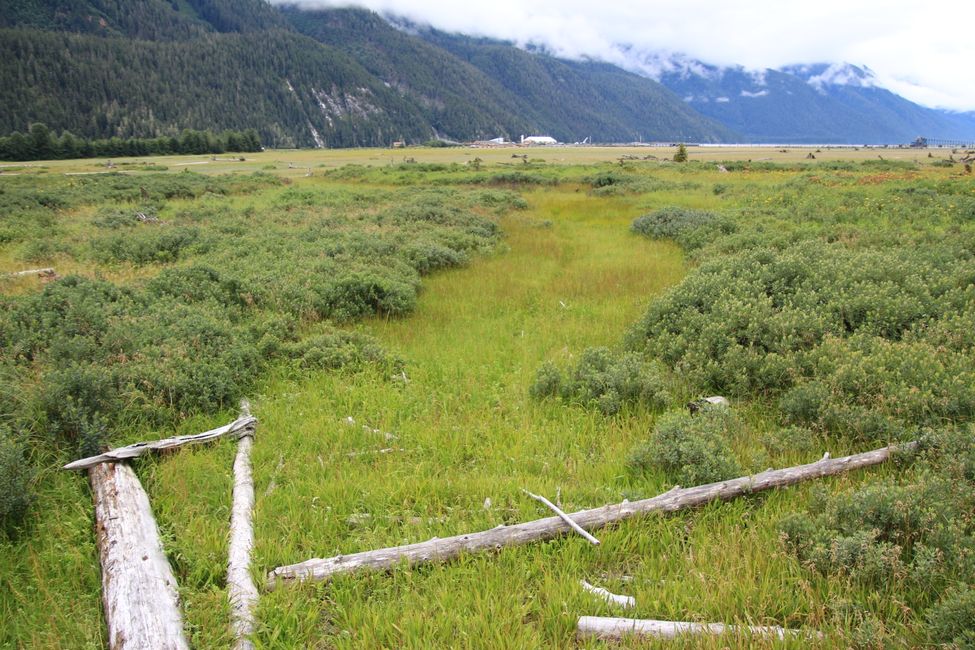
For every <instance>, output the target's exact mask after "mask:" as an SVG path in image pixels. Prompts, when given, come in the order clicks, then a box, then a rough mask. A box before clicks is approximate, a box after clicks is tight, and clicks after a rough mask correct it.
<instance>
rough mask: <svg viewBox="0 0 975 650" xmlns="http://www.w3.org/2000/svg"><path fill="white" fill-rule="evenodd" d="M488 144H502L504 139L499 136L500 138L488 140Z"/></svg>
mask: <svg viewBox="0 0 975 650" xmlns="http://www.w3.org/2000/svg"><path fill="white" fill-rule="evenodd" d="M488 142H490V143H491V144H504V143H505V139H504V136H501V137H500V138H491V139H490V140H488Z"/></svg>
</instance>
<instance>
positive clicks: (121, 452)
mask: <svg viewBox="0 0 975 650" xmlns="http://www.w3.org/2000/svg"><path fill="white" fill-rule="evenodd" d="M256 423H257V419H256V418H253V417H251V416H247V417H240V418H237V419H236V420H234V421H233V422H231V423H230V424H225V425H224V426H222V427H217V428H216V429H211V430H210V431H204V432H203V433H197V434H194V435H191V436H175V437H173V438H164V439H162V440H153V441H150V442H137V443H134V444H131V445H128V446H126V447H119V448H118V449H111V450H109V451H106V452H105V453H104V454H99V455H97V456H89V457H88V458H81V459H79V460H76V461H73V462H70V463H68V464H67V465H65V466H64V469H88V468H89V467H93V466H95V465H97V464H99V463H105V462H111V461H116V460H122V459H126V458H135V457H136V456H141V455H142V454H145V453H147V452H149V451H161V450H163V449H173V448H174V447H182V446H183V445H195V444H201V443H204V442H210V441H211V440H216V439H217V438H222V437H223V436H229V435H236V436H237V437H240V436H245V435H251V434H252V433H253V429H254V425H255V424H256Z"/></svg>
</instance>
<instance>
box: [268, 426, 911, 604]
mask: <svg viewBox="0 0 975 650" xmlns="http://www.w3.org/2000/svg"><path fill="white" fill-rule="evenodd" d="M916 447H917V442H909V443H906V444H904V445H893V446H890V447H883V448H881V449H874V450H873V451H868V452H864V453H861V454H853V455H852V456H845V457H843V458H828V457H824V458H823V459H821V460H819V461H816V462H815V463H809V464H807V465H798V466H795V467H787V468H784V469H777V470H771V469H770V470H767V471H764V472H761V473H760V474H755V475H752V476H742V477H740V478H736V479H731V480H728V481H720V482H717V483H709V484H707V485H699V486H696V487H691V488H681V487H674V488H673V489H671V490H670V491H668V492H665V493H664V494H661V495H659V496H655V497H652V498H650V499H643V500H641V501H633V502H629V501H624V502H623V503H617V504H612V505H608V506H603V507H601V508H593V509H592V510H580V511H578V512H575V513H572V514H570V515H569V517H571V518H572V520H573V521H574V522H575V523H576V524H578V525H579V526H581V527H582V528H584V529H586V530H595V529H598V528H602V527H604V526H608V525H611V524H613V523H615V522H618V521H623V520H624V519H629V518H631V517H635V516H640V515H647V514H649V513H652V512H674V511H676V510H681V509H684V508H693V507H697V506H701V505H704V504H706V503H710V502H711V501H723V500H728V499H733V498H735V497H738V496H742V495H745V494H751V493H753V492H761V491H763V490H768V489H771V488H778V487H784V486H787V485H792V484H794V483H799V482H801V481H807V480H810V479H816V478H821V477H824V476H832V475H834V474H842V473H844V472H849V471H852V470H855V469H859V468H862V467H870V466H871V465H877V464H880V463H883V462H884V461H886V460H887V459H889V458H890V456H891V454H893V453H894V452H897V451H909V450H913V449H915V448H916ZM571 530H572V529H571V528H570V526H569V524H567V523H566V522H565V521H563V520H562V519H561V518H560V517H547V518H545V519H536V520H534V521H528V522H524V523H520V524H514V525H512V526H504V525H502V526H498V527H497V528H492V529H491V530H485V531H481V532H477V533H468V534H464V535H455V536H453V537H446V538H444V539H438V538H433V539H431V540H429V541H426V542H419V543H417V544H407V545H405V546H395V547H392V548H385V549H379V550H375V551H363V552H361V553H353V554H352V555H337V556H335V557H331V558H327V559H318V558H316V559H312V560H307V561H305V562H301V563H299V564H291V565H287V566H279V567H278V568H276V569H274V570H273V571H271V572H270V573H269V574H268V576H267V580H268V587H269V588H271V589H273V588H275V587H276V586H278V585H280V584H288V583H292V582H296V581H304V580H329V579H330V578H331V577H332V576H335V575H339V574H343V573H353V572H356V571H386V570H389V569H392V568H393V567H395V566H397V565H398V564H401V563H408V564H422V563H425V562H438V561H445V560H450V559H453V558H456V557H457V556H459V555H461V554H462V553H478V552H483V551H493V550H498V549H501V548H503V547H505V546H517V545H520V544H529V543H531V542H537V541H541V540H547V539H552V538H554V537H558V536H560V535H564V534H566V533H567V532H569V531H571Z"/></svg>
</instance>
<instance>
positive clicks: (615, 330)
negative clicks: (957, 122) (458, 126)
mask: <svg viewBox="0 0 975 650" xmlns="http://www.w3.org/2000/svg"><path fill="white" fill-rule="evenodd" d="M336 155H338V154H336ZM343 155H344V154H343ZM437 155H441V154H437ZM486 155H487V154H485V156H486ZM694 156H695V152H694V151H693V150H692V151H691V162H687V163H682V164H674V163H671V162H658V161H654V160H623V159H620V160H618V161H614V162H607V163H591V162H583V161H579V162H571V161H570V162H565V163H548V162H541V161H527V162H526V161H522V160H519V161H503V160H499V159H494V160H489V161H487V162H484V161H482V162H483V164H480V163H479V164H478V165H476V166H474V165H466V164H456V163H453V162H451V161H449V160H430V161H422V160H421V162H419V163H405V162H397V163H396V164H385V165H381V166H372V167H370V166H366V165H345V166H341V167H338V168H336V169H330V170H327V171H324V172H318V173H316V174H315V175H314V176H312V177H308V178H303V177H297V178H292V177H290V176H289V172H287V170H284V169H281V168H280V167H276V168H274V169H271V170H267V171H262V172H257V173H254V172H252V171H251V170H248V171H246V172H245V173H238V174H215V175H207V174H202V173H194V172H187V171H176V169H178V168H171V170H169V171H144V170H142V169H138V170H137V171H135V172H134V173H126V174H121V173H116V174H99V175H89V176H65V175H62V174H58V173H52V171H51V170H49V169H42V168H33V169H30V168H28V169H26V173H23V174H21V175H19V176H16V177H10V178H0V212H2V215H3V218H2V222H0V268H2V269H4V270H5V271H16V270H19V269H23V268H28V267H35V266H45V267H47V266H51V267H54V268H55V269H56V271H57V274H58V276H59V277H58V278H57V279H54V280H50V279H47V280H45V279H41V278H34V277H4V278H3V279H2V280H0V282H2V283H3V284H2V285H0V290H2V293H3V296H2V298H0V301H2V310H0V311H2V313H0V346H2V347H0V407H2V408H0V410H2V412H3V414H4V416H3V419H2V422H0V516H2V518H3V519H2V523H3V528H4V530H3V532H2V533H0V535H2V538H0V539H2V541H0V617H2V619H3V625H0V645H6V644H9V645H12V646H15V647H16V646H27V647H95V646H98V645H100V644H102V643H103V641H104V636H105V632H104V630H103V621H102V614H101V611H100V601H99V587H100V585H99V568H98V559H97V552H96V550H95V546H94V535H93V533H92V513H91V497H90V494H89V489H88V487H87V485H86V483H85V481H84V480H83V478H81V477H80V476H77V475H73V474H67V473H63V472H60V471H59V470H58V469H57V468H58V467H59V466H60V465H61V464H63V463H64V462H66V461H68V460H70V459H73V458H75V457H77V456H78V455H80V454H83V453H85V452H86V451H90V450H93V449H97V448H98V447H100V446H103V445H113V446H114V445H119V444H125V443H129V442H132V441H134V440H139V439H146V438H152V437H164V436H166V435H169V434H171V433H173V432H174V431H175V432H180V433H195V432H197V431H202V430H203V429H206V428H209V427H210V426H211V425H216V424H222V423H223V422H224V421H226V420H227V418H229V417H232V414H233V413H234V411H235V407H236V400H237V399H238V398H239V397H241V396H243V395H247V396H248V397H250V399H251V402H252V404H253V411H254V414H255V415H256V416H257V417H258V418H259V419H260V422H261V424H260V429H259V433H258V437H257V439H256V443H255V446H254V451H253V462H254V473H255V481H256V485H257V495H258V499H257V510H256V520H255V526H256V548H255V560H254V561H255V564H256V567H255V572H256V573H257V574H258V575H263V574H264V573H266V572H267V571H268V570H270V569H272V568H273V567H275V566H278V565H280V564H289V563H294V562H298V561H301V560H304V559H308V558H310V557H328V556H332V555H336V554H339V553H351V552H355V551H361V550H369V549H372V548H379V547H384V546H390V545H395V544H401V543H406V542H412V541H421V540H426V539H428V538H430V537H433V536H438V537H444V536H448V535H454V534H458V533H463V532H469V531H475V530H482V529H488V528H491V527H494V526H496V525H498V524H501V523H513V522H516V521H522V520H526V519H532V518H536V517H538V516H541V515H543V514H544V512H543V510H542V509H541V506H539V505H538V504H537V503H536V502H535V501H533V500H531V499H528V498H526V497H525V496H524V494H523V493H522V492H521V489H522V488H524V489H528V490H530V491H532V492H535V493H541V494H545V495H547V496H549V497H550V498H554V496H555V495H556V494H557V493H558V494H560V495H561V501H562V503H563V506H564V507H565V509H566V510H571V509H578V508H583V507H593V506H598V505H602V504H606V503H611V502H618V501H621V500H622V499H624V498H627V499H631V500H633V499H636V498H642V497H648V496H652V495H654V494H656V493H659V492H663V491H666V490H667V489H668V488H669V487H671V486H672V485H674V484H680V485H684V486H687V485H692V484H694V483H698V482H707V481H711V480H720V479H723V478H728V477H731V476H737V475H740V474H742V473H748V472H756V471H761V470H763V469H765V468H767V467H771V466H776V467H778V466H788V465H792V464H796V463H800V462H810V461H813V460H815V459H817V458H819V457H821V456H822V455H823V453H824V452H825V451H829V452H830V453H832V455H833V456H839V455H841V454H843V453H846V452H855V451H863V450H865V449H868V448H873V447H876V446H880V445H883V444H886V443H888V442H901V441H906V440H914V439H917V440H921V442H922V444H921V446H920V451H919V452H917V453H916V454H912V455H910V456H903V457H900V458H898V460H897V462H896V463H894V464H892V465H889V466H885V467H882V468H876V469H872V470H868V471H865V472H862V473H858V474H852V475H847V476H843V477H839V478H834V479H829V480H827V481H823V482H821V483H819V484H816V485H808V484H807V485H804V486H798V487H794V488H789V489H787V490H782V491H778V492H775V493H765V494H763V495H757V496H754V497H750V498H745V499H739V500H737V501H733V502H729V503H725V504H720V505H711V506H707V507H705V508H703V509H701V510H697V511H690V512H685V513H680V514H675V515H668V516H659V517H656V516H655V517H651V518H648V519H643V520H635V521H628V522H625V523H622V524H620V525H619V526H617V527H614V528H612V529H608V530H605V531H602V532H601V534H600V539H601V540H602V542H603V543H602V545H601V546H599V547H592V546H590V545H589V544H587V543H586V542H585V541H584V540H583V539H581V538H574V537H568V538H563V539H558V540H555V541H551V542H545V543H542V544H539V545H535V546H525V547H519V548H512V549H506V550H503V551H502V552H500V553H498V554H496V555H488V556H476V557H475V556H471V557H465V558H462V559H461V560H459V561H457V562H453V563H450V564H446V565H435V566H424V567H414V568H409V567H402V568H398V569H396V570H395V571H393V572H391V573H390V574H368V575H350V576H341V577H338V578H336V579H335V580H334V581H332V582H329V583H327V584H319V585H302V586H297V587H294V588H288V589H279V590H276V591H273V592H269V593H266V594H263V596H262V600H261V604H260V606H259V610H258V617H259V626H258V632H257V635H256V639H255V641H256V643H257V645H258V647H298V646H315V645H320V646H325V647H348V648H352V647H417V648H419V647H436V646H443V647H446V646H451V647H492V648H495V647H512V648H514V647H565V646H566V645H568V644H570V643H572V638H573V634H574V625H575V621H576V618H577V617H578V616H580V615H590V614H605V615H613V614H614V613H615V612H614V610H613V609H612V607H611V606H610V605H608V604H606V603H603V602H602V601H599V600H595V599H593V598H592V596H591V595H590V594H588V593H586V592H585V591H582V590H581V589H580V588H579V586H578V585H579V580H582V579H585V580H589V581H590V582H593V583H598V584H600V585H601V586H604V587H606V588H608V589H610V590H611V591H614V592H616V593H626V594H631V595H633V596H634V597H635V598H636V602H637V606H636V608H635V609H634V610H632V612H631V613H630V614H631V615H633V616H635V617H638V618H640V617H642V618H657V619H671V620H696V621H705V622H711V621H723V622H727V623H739V624H759V625H782V626H786V627H807V628H810V629H816V630H819V631H821V632H823V633H824V635H825V636H824V638H823V640H822V641H821V642H819V643H820V644H821V645H822V646H823V647H834V646H835V647H850V646H854V647H887V646H891V645H893V646H898V645H900V646H916V645H921V644H926V643H942V644H951V643H954V644H956V645H958V646H959V647H963V646H965V645H966V644H971V643H973V642H975V639H973V638H972V637H971V626H970V624H969V623H970V621H971V620H972V619H973V618H975V610H973V607H975V598H973V596H972V593H973V592H972V585H973V584H975V527H973V523H972V519H971V512H972V508H973V507H975V444H973V435H972V429H971V421H972V418H973V416H975V376H973V370H972V368H975V335H973V331H975V191H973V189H972V184H971V179H970V178H969V177H965V176H963V175H961V174H960V171H961V170H960V169H950V168H946V167H939V166H934V165H931V164H928V163H925V164H923V165H920V164H916V163H913V162H910V161H879V160H873V161H867V162H862V161H829V160H817V161H815V162H808V163H804V162H788V163H780V164H776V163H754V164H749V163H747V162H744V161H742V162H726V163H725V165H724V167H725V169H727V170H728V171H726V172H723V171H720V170H719V169H718V168H717V166H716V165H714V164H709V163H703V162H695V161H694ZM823 157H825V156H823ZM174 160H176V159H173V158H168V159H166V160H165V161H162V162H164V163H166V164H173V161H174ZM155 162H160V161H155ZM261 164H264V163H263V162H262V163H261ZM272 166H273V165H272ZM131 169H136V168H135V167H133V168H131ZM139 215H142V216H141V217H140V216H139ZM714 394H721V395H724V396H726V397H727V398H728V399H729V400H730V402H731V406H730V408H728V409H721V408H718V409H704V410H702V411H700V412H698V413H697V414H693V415H692V414H689V413H688V412H687V409H686V407H685V405H686V404H687V403H688V402H689V401H691V400H696V399H698V398H700V397H703V396H706V395H714ZM232 457H233V448H232V445H231V444H230V443H229V442H228V443H226V444H224V443H217V444H216V445H213V446H212V447H209V448H201V449H188V450H183V451H180V452H179V453H177V454H172V455H169V456H165V457H162V458H157V459H151V458H149V459H145V460H140V461H138V463H137V464H136V469H137V472H138V474H139V475H140V477H141V479H142V481H143V483H144V484H145V485H146V488H147V490H148V492H149V494H150V498H151V500H152V504H153V508H154V510H155V515H156V517H157V520H158V521H159V524H160V527H161V529H162V534H163V538H164V544H165V547H166V551H167V553H168V555H169V559H170V563H171V564H172V566H173V569H174V573H175V574H176V577H177V580H178V582H179V585H180V594H181V597H182V600H183V609H184V616H185V619H186V624H187V633H188V635H189V636H190V637H191V640H192V642H193V643H194V645H195V646H197V647H226V646H228V645H229V644H230V642H231V638H230V633H229V630H228V621H229V608H228V606H227V604H226V587H225V582H224V580H225V578H224V574H225V565H226V551H227V548H226V547H227V542H226V531H227V519H228V508H229V500H230V484H231V473H230V467H231V460H232ZM587 643H592V642H587ZM687 643H689V644H690V643H691V642H690V641H688V642H687ZM702 643H703V644H712V645H713V647H725V646H727V645H729V644H731V645H735V646H736V647H748V645H749V643H750V640H749V639H746V638H724V639H713V640H702V639H695V640H694V641H693V644H694V645H695V647H700V645H701V644H702ZM790 643H791V644H793V645H795V644H796V643H797V642H795V641H793V642H789V641H786V642H783V644H784V645H789V644H790ZM804 643H805V642H804ZM678 645H679V644H678ZM797 647H798V646H797Z"/></svg>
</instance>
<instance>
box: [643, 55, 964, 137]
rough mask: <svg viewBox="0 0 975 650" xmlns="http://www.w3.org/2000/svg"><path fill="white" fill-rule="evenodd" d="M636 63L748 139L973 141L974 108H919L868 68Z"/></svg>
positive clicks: (669, 60)
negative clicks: (963, 111) (953, 110)
mask: <svg viewBox="0 0 975 650" xmlns="http://www.w3.org/2000/svg"><path fill="white" fill-rule="evenodd" d="M636 67H637V69H639V70H640V72H641V73H643V74H646V75H647V76H650V77H652V78H654V79H657V80H658V81H660V82H661V83H662V84H663V85H665V86H667V87H668V88H669V89H671V90H672V91H674V92H675V93H676V94H678V95H680V96H681V97H682V98H683V100H684V101H685V102H686V103H687V104H688V105H689V106H691V107H693V108H694V110H696V111H697V112H699V113H701V114H703V115H707V116H708V117H711V118H713V119H715V120H717V121H719V122H721V123H722V124H724V125H726V126H727V127H728V128H730V129H733V130H735V131H737V132H738V133H740V134H741V135H742V136H743V137H744V139H745V141H748V142H759V143H761V142H765V143H837V144H839V143H845V144H888V143H905V142H910V141H912V140H914V138H916V137H918V136H921V135H923V136H926V137H928V138H939V139H947V140H969V141H971V140H973V139H975V116H973V115H972V114H971V113H968V114H960V113H949V112H946V111H939V110H936V109H931V108H926V107H923V106H919V105H918V104H915V103H913V102H910V101H908V100H906V99H904V98H903V97H900V96H898V95H895V94H894V93H892V92H890V91H889V90H887V89H885V88H882V87H881V86H880V85H879V83H878V81H877V79H876V78H875V77H874V75H873V73H872V72H871V71H870V70H869V69H868V68H863V67H858V66H854V65H850V64H825V63H821V64H814V65H802V66H790V67H786V68H782V69H778V70H773V69H766V70H760V71H755V70H746V69H745V68H742V67H740V66H732V67H718V66H713V65H708V64H706V63H702V62H700V61H695V60H693V59H689V58H686V57H682V56H671V57H667V56H665V55H659V54H651V55H644V56H643V57H642V58H640V59H638V62H637V64H636Z"/></svg>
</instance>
